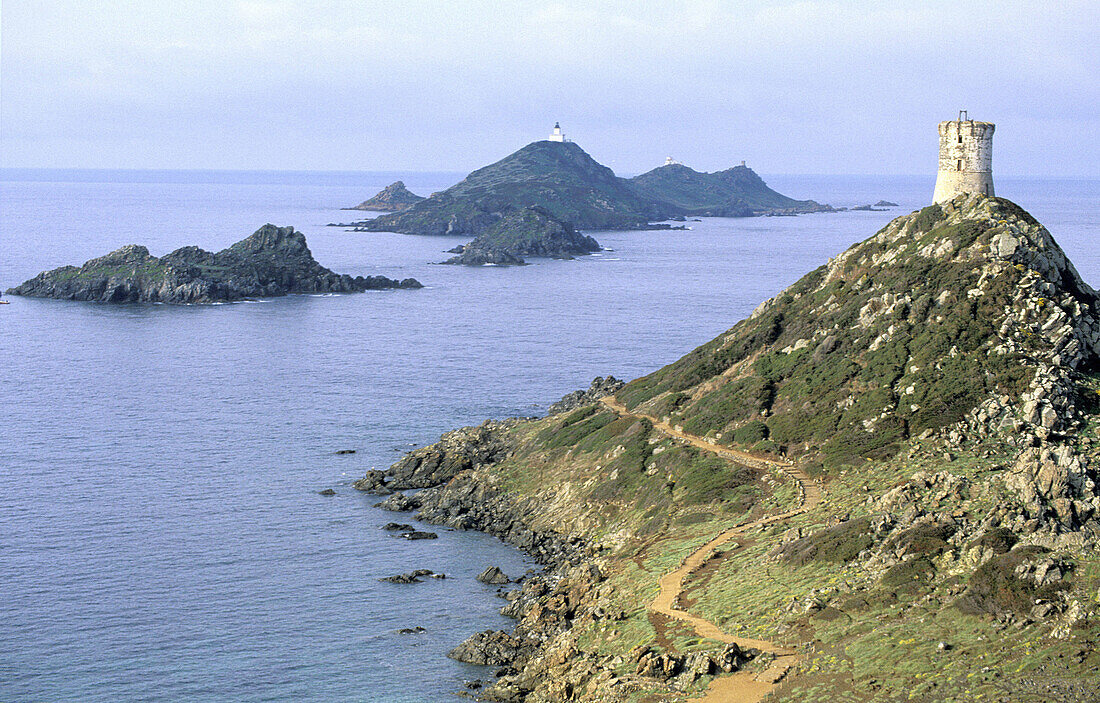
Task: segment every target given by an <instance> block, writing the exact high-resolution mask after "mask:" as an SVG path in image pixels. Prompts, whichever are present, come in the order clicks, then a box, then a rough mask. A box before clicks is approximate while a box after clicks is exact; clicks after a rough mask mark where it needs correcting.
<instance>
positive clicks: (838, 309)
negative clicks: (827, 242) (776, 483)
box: [619, 200, 1096, 467]
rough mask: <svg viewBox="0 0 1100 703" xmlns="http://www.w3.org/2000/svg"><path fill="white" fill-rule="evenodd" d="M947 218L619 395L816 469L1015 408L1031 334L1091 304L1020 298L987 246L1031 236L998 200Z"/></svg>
mask: <svg viewBox="0 0 1100 703" xmlns="http://www.w3.org/2000/svg"><path fill="white" fill-rule="evenodd" d="M950 210H951V211H950V212H947V211H945V210H944V209H942V208H940V207H939V206H936V205H933V206H930V207H927V208H925V209H923V210H921V211H920V212H917V213H914V214H912V215H909V216H906V217H902V218H898V219H897V220H895V221H893V222H891V223H890V224H889V225H888V226H887V227H885V228H884V229H883V230H882V231H880V232H879V233H877V234H876V235H875V236H874V237H872V238H871V239H869V240H868V241H866V242H864V243H862V244H859V245H857V246H855V247H853V248H852V249H850V250H848V251H847V252H845V253H844V254H842V255H841V256H839V257H837V258H836V259H835V260H834V261H832V262H830V263H829V264H828V265H827V266H822V267H820V268H818V269H817V270H815V271H813V272H811V273H809V274H807V275H806V276H804V277H803V278H802V279H801V280H800V281H798V282H797V283H796V284H794V285H793V286H791V287H790V288H788V289H787V290H785V291H784V292H783V293H781V294H780V295H779V296H777V297H776V298H775V299H773V300H771V301H768V302H767V303H766V304H764V305H762V306H761V308H760V309H758V310H757V311H756V312H755V313H754V314H753V316H752V317H750V318H749V319H748V320H744V321H742V322H740V323H738V324H737V325H736V326H735V327H733V328H732V329H731V330H730V331H729V332H727V333H726V334H724V335H722V336H721V337H719V338H717V339H715V340H712V341H711V342H708V343H707V344H705V345H703V346H701V347H699V348H698V349H696V350H694V351H693V352H691V353H690V354H688V355H687V356H685V357H684V358H682V359H680V360H679V361H677V362H675V363H673V364H671V365H669V366H667V367H665V368H663V369H660V370H659V371H657V372H655V373H653V374H651V375H649V376H646V377H645V378H642V379H639V380H637V381H635V382H633V383H631V384H630V385H628V386H627V388H625V389H624V390H623V391H622V392H620V394H619V396H620V397H621V398H622V399H623V400H624V402H625V403H626V404H627V405H628V406H629V407H631V408H639V409H644V410H647V411H650V412H651V413H652V414H654V415H657V416H668V417H669V418H671V420H672V421H673V422H674V423H677V424H682V425H683V426H684V428H685V429H687V430H689V431H691V432H692V433H694V434H700V435H704V436H710V437H714V438H715V439H717V440H719V441H721V442H724V443H737V444H755V445H756V446H757V447H758V448H761V449H767V450H771V451H776V452H781V453H787V454H790V455H792V456H797V457H799V458H800V459H803V460H811V461H814V462H817V463H818V464H824V465H826V466H830V467H836V466H841V465H851V464H855V463H858V462H861V461H863V460H865V459H876V458H888V457H890V456H892V455H893V454H895V453H896V452H897V451H898V450H899V448H900V447H901V446H902V445H903V443H904V442H905V441H906V440H908V439H909V438H910V437H914V436H919V435H921V434H922V433H924V432H926V431H928V430H936V429H939V428H941V427H944V426H947V425H951V424H953V423H956V422H958V421H960V420H962V419H963V418H964V416H966V414H967V413H968V412H970V411H971V410H972V409H974V408H975V407H976V406H978V405H979V404H980V403H982V402H984V401H985V400H986V399H987V398H990V397H998V396H1002V395H1003V396H1009V397H1014V398H1015V397H1019V396H1020V394H1021V393H1022V392H1024V391H1025V390H1026V389H1027V387H1028V386H1029V384H1030V383H1031V382H1032V381H1033V380H1034V378H1035V374H1036V370H1037V364H1038V363H1039V361H1040V359H1042V358H1043V357H1044V356H1049V355H1050V353H1051V352H1052V351H1053V348H1052V346H1053V345H1056V344H1057V342H1054V341H1052V340H1050V339H1048V338H1046V337H1044V336H1042V335H1037V334H1035V330H1034V329H1032V328H1033V327H1034V326H1035V325H1036V324H1040V323H1045V321H1046V318H1047V316H1049V314H1050V311H1051V310H1053V309H1054V308H1056V307H1057V308H1061V309H1067V308H1070V309H1071V308H1072V306H1073V305H1074V304H1077V305H1080V304H1082V303H1084V304H1091V305H1095V299H1094V298H1092V297H1091V292H1086V291H1085V289H1084V288H1083V286H1082V284H1080V282H1079V279H1076V274H1075V273H1073V274H1072V275H1069V274H1067V278H1066V281H1065V282H1064V283H1060V285H1062V287H1063V288H1064V293H1063V297H1068V299H1067V300H1048V299H1047V298H1045V297H1043V295H1042V294H1041V293H1037V294H1036V295H1035V296H1034V297H1033V298H1032V299H1028V298H1025V297H1022V291H1023V289H1024V288H1027V287H1028V286H1029V285H1030V283H1029V281H1031V280H1032V279H1034V278H1036V276H1037V273H1036V271H1034V270H1033V269H1030V268H1028V267H1027V266H1026V265H1024V264H1022V263H1013V262H1012V261H1011V260H1010V259H1007V260H1006V259H1003V258H1000V257H998V256H997V255H995V254H994V253H993V246H994V242H997V241H999V240H1000V237H1001V236H1002V235H1004V234H1008V235H1009V236H1012V234H1011V233H1013V232H1018V231H1025V230H1026V231H1030V232H1033V233H1034V234H1035V236H1036V237H1039V236H1040V233H1039V230H1040V229H1041V227H1040V226H1039V225H1038V223H1036V222H1035V221H1034V220H1033V219H1032V218H1031V217H1030V216H1029V215H1027V213H1025V212H1023V211H1022V210H1020V209H1019V208H1017V207H1016V206H1014V205H1012V204H1011V203H1009V202H1008V201H1003V200H988V201H984V202H982V203H980V204H974V205H972V206H971V208H970V209H969V210H960V209H954V208H951V209H950ZM1047 236H1048V237H1049V235H1047ZM1050 275H1051V276H1053V277H1055V278H1057V279H1058V280H1059V282H1061V278H1062V276H1063V274H1062V272H1051V274H1050ZM1048 285H1049V283H1048ZM1006 310H1009V311H1015V312H1013V313H1010V314H1008V315H1007V316H1006V312H1005V311H1006ZM1008 318H1010V319H1008ZM1006 323H1007V324H1009V325H1010V327H1012V331H1013V332H1014V333H1015V334H1014V335H1013V336H1011V337H1010V338H1009V340H1003V339H1002V336H1003V331H1002V328H1003V327H1004V326H1005V325H1006ZM1040 327H1041V324H1040ZM1006 331H1007V330H1006ZM1095 360H1096V359H1095V352H1094V351H1093V352H1090V353H1089V355H1088V359H1087V363H1088V364H1095Z"/></svg>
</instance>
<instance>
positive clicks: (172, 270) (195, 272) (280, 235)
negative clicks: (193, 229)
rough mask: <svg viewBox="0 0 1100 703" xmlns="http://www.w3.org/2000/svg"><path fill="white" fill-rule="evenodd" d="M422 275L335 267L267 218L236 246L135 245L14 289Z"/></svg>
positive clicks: (288, 284) (166, 296) (206, 287)
mask: <svg viewBox="0 0 1100 703" xmlns="http://www.w3.org/2000/svg"><path fill="white" fill-rule="evenodd" d="M422 287H423V286H421V284H420V282H419V281H417V280H416V279H414V278H406V279H405V280H403V281H396V280H393V279H391V278H386V277H385V276H367V277H366V278H364V277H363V276H355V277H352V276H348V275H341V274H338V273H333V272H332V271H330V270H329V269H327V268H325V267H324V266H322V265H321V264H319V263H317V261H316V260H315V259H314V258H313V254H312V253H311V252H310V250H309V247H307V246H306V238H305V236H303V235H302V233H301V232H296V231H295V230H294V228H293V227H276V226H275V225H271V224H267V225H264V226H263V227H261V228H260V229H258V230H256V232H255V233H254V234H252V235H251V236H249V237H247V238H246V239H242V240H241V241H239V242H237V243H236V244H234V245H233V246H231V247H229V248H228V249H223V250H222V251H219V252H217V253H211V252H208V251H205V250H203V249H200V248H198V247H194V246H189V247H182V248H180V249H177V250H175V251H173V252H172V253H170V254H167V255H165V256H162V257H159V258H158V257H156V256H152V255H151V254H150V253H149V250H148V249H146V248H145V247H143V246H140V245H137V244H130V245H127V246H124V247H122V248H121V249H118V250H116V251H113V252H111V253H110V254H107V255H106V256H101V257H99V258H98V259H92V260H91V261H88V262H87V263H85V264H84V265H83V266H81V267H79V268H78V267H76V266H62V267H61V268H57V269H54V270H52V271H46V272H44V273H40V274H38V275H37V276H35V277H34V278H32V279H30V280H29V281H26V282H24V283H23V284H22V285H19V286H16V287H15V288H11V289H9V290H8V293H11V294H13V295H25V296H29V297H35V298H58V299H62V300H90V301H96V302H103V303H138V302H141V303H214V302H228V301H233V300H241V299H244V298H262V297H270V296H282V295H287V294H290V293H358V292H362V291H366V290H381V289H385V288H422Z"/></svg>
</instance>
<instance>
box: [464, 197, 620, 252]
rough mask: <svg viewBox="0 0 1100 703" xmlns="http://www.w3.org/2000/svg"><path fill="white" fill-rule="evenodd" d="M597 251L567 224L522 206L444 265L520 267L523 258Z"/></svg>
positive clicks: (597, 247) (597, 246)
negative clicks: (503, 265)
mask: <svg viewBox="0 0 1100 703" xmlns="http://www.w3.org/2000/svg"><path fill="white" fill-rule="evenodd" d="M599 250H600V244H599V242H597V241H596V240H595V239H593V238H592V237H589V236H586V235H583V234H581V233H580V232H578V231H577V230H575V229H573V225H571V224H569V223H568V222H562V221H561V220H559V219H558V218H556V217H554V216H553V215H551V214H550V213H549V212H547V211H546V210H544V209H543V208H540V207H526V208H522V209H520V210H515V211H513V212H510V213H508V214H507V215H505V216H504V217H502V218H501V219H500V220H498V221H497V222H496V223H495V224H493V225H491V226H490V227H489V228H488V229H486V230H485V231H484V232H482V233H481V234H479V235H478V236H477V237H475V238H474V240H473V241H472V242H470V243H469V244H467V245H465V246H463V247H461V251H460V252H458V254H459V255H458V256H455V257H453V258H451V259H449V260H447V261H446V262H444V263H448V264H465V265H467V266H478V265H482V264H506V265H521V264H523V263H525V261H524V259H523V257H524V256H541V257H547V258H553V259H572V258H573V257H574V256H578V255H581V254H591V253H592V252H594V251H599Z"/></svg>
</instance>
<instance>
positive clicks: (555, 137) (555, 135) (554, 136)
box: [546, 122, 565, 142]
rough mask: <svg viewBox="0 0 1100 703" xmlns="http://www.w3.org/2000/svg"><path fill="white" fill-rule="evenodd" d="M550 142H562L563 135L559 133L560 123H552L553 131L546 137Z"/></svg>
mask: <svg viewBox="0 0 1100 703" xmlns="http://www.w3.org/2000/svg"><path fill="white" fill-rule="evenodd" d="M546 140H547V141H550V142H564V141H565V135H564V134H562V133H561V125H560V124H558V123H557V122H555V123H554V131H553V132H551V133H550V136H549V137H547V138H546Z"/></svg>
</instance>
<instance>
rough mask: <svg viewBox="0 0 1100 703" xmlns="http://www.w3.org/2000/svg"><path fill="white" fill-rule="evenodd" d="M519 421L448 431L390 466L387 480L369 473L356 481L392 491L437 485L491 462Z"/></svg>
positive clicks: (503, 450)
mask: <svg viewBox="0 0 1100 703" xmlns="http://www.w3.org/2000/svg"><path fill="white" fill-rule="evenodd" d="M519 422H522V421H521V420H503V421H500V420H487V421H486V422H484V423H482V424H481V425H479V426H478V427H463V428H461V429H458V430H453V431H451V432H447V433H446V434H444V435H443V436H442V437H440V438H439V441H438V442H436V443H435V444H433V445H431V446H429V447H424V448H422V449H417V450H416V451H414V452H410V453H408V454H406V455H405V456H404V457H402V458H401V459H400V460H399V461H398V462H397V463H395V464H394V465H393V466H391V467H390V469H389V471H388V472H387V474H388V481H385V482H383V481H381V479H382V477H381V476H378V475H377V474H372V475H368V476H366V477H364V479H361V480H360V481H359V482H357V483H356V484H355V487H356V488H358V489H360V490H368V491H369V490H374V489H375V488H377V487H378V486H379V485H385V486H386V487H387V488H389V489H391V490H398V491H403V490H408V489H410V488H428V487H430V486H437V485H440V484H443V483H446V482H447V481H450V480H451V479H452V478H454V477H455V476H457V475H458V474H460V473H462V472H463V471H468V470H470V469H473V468H474V467H476V466H478V465H480V464H493V463H495V462H497V461H500V460H501V459H503V458H504V457H506V456H507V455H508V453H509V452H510V451H511V439H510V435H509V433H508V430H510V429H511V428H513V427H515V426H516V425H517V424H518V423H519Z"/></svg>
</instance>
